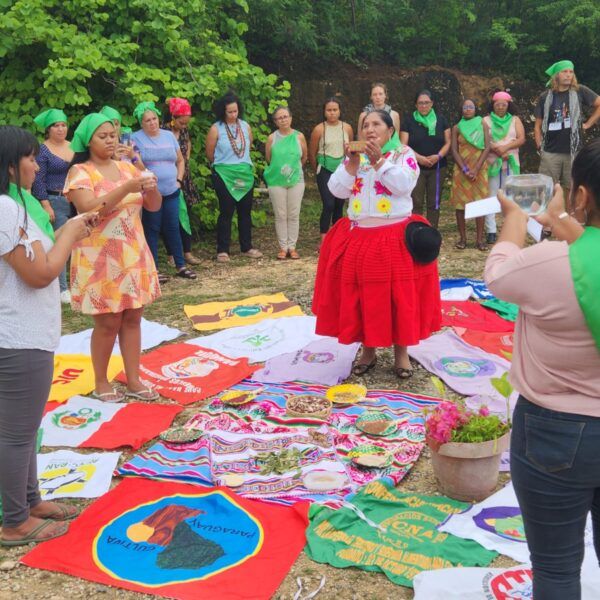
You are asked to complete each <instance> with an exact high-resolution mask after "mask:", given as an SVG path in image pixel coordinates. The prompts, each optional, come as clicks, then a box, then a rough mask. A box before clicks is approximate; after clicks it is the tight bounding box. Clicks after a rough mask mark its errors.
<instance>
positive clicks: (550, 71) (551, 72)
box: [545, 60, 575, 87]
mask: <svg viewBox="0 0 600 600" xmlns="http://www.w3.org/2000/svg"><path fill="white" fill-rule="evenodd" d="M565 69H573V70H575V65H574V64H573V62H572V61H570V60H559V61H558V62H555V63H554V64H553V65H551V66H549V67H548V68H547V69H546V71H545V73H546V75H548V77H550V79H549V80H548V83H546V87H549V86H550V84H551V83H552V78H553V77H554V76H555V75H556V74H557V73H560V72H561V71H564V70H565Z"/></svg>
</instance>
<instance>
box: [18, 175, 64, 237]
mask: <svg viewBox="0 0 600 600" xmlns="http://www.w3.org/2000/svg"><path fill="white" fill-rule="evenodd" d="M8 195H9V196H10V197H11V198H12V199H13V200H14V201H15V202H16V203H17V204H20V205H21V206H22V207H23V208H24V209H25V212H26V213H27V215H28V216H29V217H31V218H32V219H33V220H34V222H35V224H36V225H37V226H38V227H39V228H40V229H41V230H42V231H43V232H44V233H45V234H46V235H47V236H48V237H49V238H50V239H51V240H52V241H53V242H54V241H55V240H56V236H55V235H54V228H53V227H52V223H51V222H50V215H49V214H48V213H47V212H46V211H45V210H44V209H43V208H42V205H41V204H40V202H39V201H38V200H37V198H34V197H33V196H32V195H31V194H30V193H29V192H28V191H27V190H26V189H23V188H21V193H20V194H19V188H17V186H16V184H14V183H9V184H8Z"/></svg>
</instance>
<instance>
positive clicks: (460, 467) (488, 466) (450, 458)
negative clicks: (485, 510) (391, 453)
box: [427, 431, 510, 502]
mask: <svg viewBox="0 0 600 600" xmlns="http://www.w3.org/2000/svg"><path fill="white" fill-rule="evenodd" d="M509 440H510V431H508V432H507V433H505V434H504V435H503V436H502V437H499V438H497V439H495V440H490V441H488V442H477V443H459V442H448V443H447V444H441V445H438V444H436V443H435V442H433V441H431V440H428V441H427V442H428V445H429V448H430V449H431V460H432V463H433V472H434V474H435V477H436V479H437V484H438V489H439V490H440V492H441V493H442V494H444V495H445V496H449V497H450V498H454V499H455V500H464V501H467V502H480V501H481V500H483V499H485V498H487V497H488V496H489V495H491V494H492V492H493V491H494V489H495V488H496V485H497V484H498V472H499V467H500V456H501V454H502V453H503V452H504V451H505V450H506V449H507V448H508V444H509Z"/></svg>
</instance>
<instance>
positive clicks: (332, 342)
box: [252, 337, 360, 385]
mask: <svg viewBox="0 0 600 600" xmlns="http://www.w3.org/2000/svg"><path fill="white" fill-rule="evenodd" d="M359 348H360V344H348V345H346V344H340V343H339V342H338V341H337V340H336V339H335V338H331V337H324V338H322V339H320V340H316V341H314V342H311V343H310V344H308V345H307V346H304V348H301V349H300V350H296V351H295V352H287V353H286V354H280V355H279V356H274V357H273V358H270V359H269V360H268V361H267V362H266V364H265V366H264V368H262V369H261V370H260V371H257V372H256V373H254V375H252V379H254V380H255V381H264V382H267V383H285V382H286V381H307V382H308V383H320V384H322V385H336V384H338V383H340V382H341V381H344V379H346V378H347V377H348V376H349V375H350V372H351V371H352V361H354V358H355V357H356V353H357V352H358V349H359Z"/></svg>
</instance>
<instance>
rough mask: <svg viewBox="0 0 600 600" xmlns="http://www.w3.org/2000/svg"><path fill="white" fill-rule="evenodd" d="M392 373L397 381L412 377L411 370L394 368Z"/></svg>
mask: <svg viewBox="0 0 600 600" xmlns="http://www.w3.org/2000/svg"><path fill="white" fill-rule="evenodd" d="M394 373H396V377H398V379H410V378H411V377H412V376H413V373H414V371H413V369H405V368H404V367H394Z"/></svg>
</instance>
